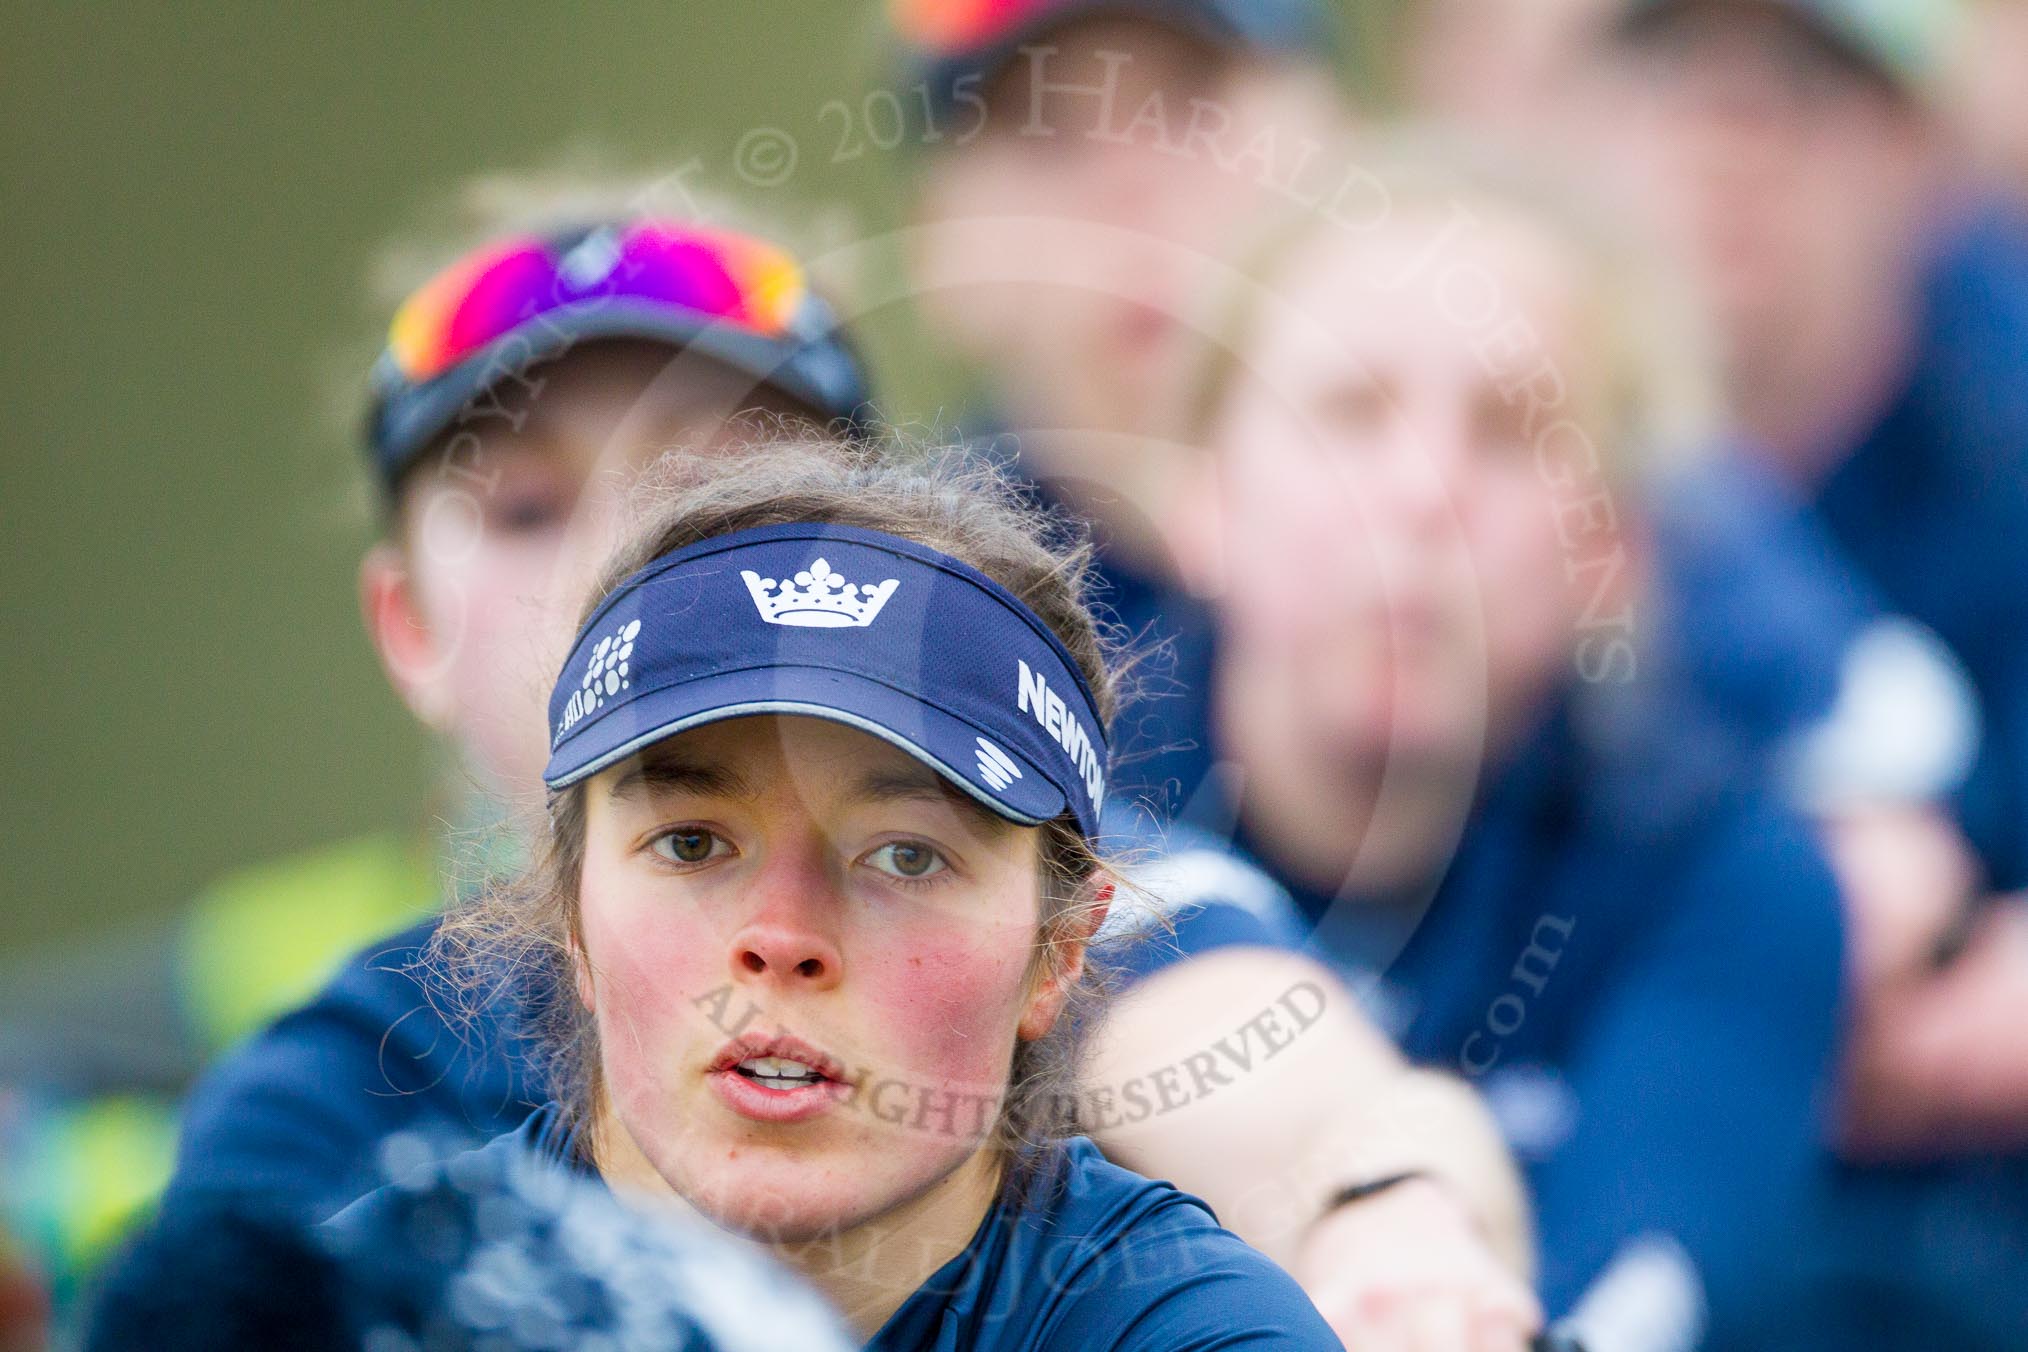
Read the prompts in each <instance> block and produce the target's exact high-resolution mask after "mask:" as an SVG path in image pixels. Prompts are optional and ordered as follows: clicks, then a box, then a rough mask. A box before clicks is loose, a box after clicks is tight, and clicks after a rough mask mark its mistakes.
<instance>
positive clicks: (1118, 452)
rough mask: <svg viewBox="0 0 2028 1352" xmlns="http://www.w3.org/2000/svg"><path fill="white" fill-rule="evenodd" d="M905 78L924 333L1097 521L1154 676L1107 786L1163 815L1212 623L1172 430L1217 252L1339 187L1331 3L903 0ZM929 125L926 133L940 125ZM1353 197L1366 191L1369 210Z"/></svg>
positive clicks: (1175, 787) (1181, 774)
mask: <svg viewBox="0 0 2028 1352" xmlns="http://www.w3.org/2000/svg"><path fill="white" fill-rule="evenodd" d="M890 9H891V17H892V24H893V28H894V37H895V41H896V45H897V46H898V47H899V49H900V52H901V65H902V71H903V73H902V74H901V76H900V77H899V79H900V81H901V82H902V83H905V84H910V85H913V84H916V83H918V82H920V83H923V84H924V85H925V86H926V87H927V88H928V89H929V90H930V92H931V102H932V106H933V109H934V114H933V120H932V125H931V128H930V129H929V130H927V131H926V132H925V134H924V136H923V138H922V139H923V142H924V153H923V154H922V156H921V158H920V161H919V163H917V164H916V165H915V166H914V167H915V170H916V176H917V177H916V182H915V185H914V199H915V210H914V225H915V227H916V228H915V229H914V230H913V231H911V232H910V234H909V240H910V247H909V253H910V261H911V264H912V267H913V273H914V276H913V280H914V284H915V291H916V294H917V297H918V300H919V304H920V306H921V309H922V311H923V314H924V317H925V319H926V321H927V322H928V324H929V325H930V327H931V328H932V329H933V331H934V332H936V333H937V334H938V335H939V336H940V337H942V338H943V339H944V340H945V341H946V342H947V343H948V344H949V345H950V347H951V348H952V349H953V350H954V351H955V352H956V353H957V354H959V355H960V356H961V357H963V358H965V359H967V360H968V361H969V362H970V363H971V364H972V366H973V367H974V368H975V369H976V370H977V372H978V373H979V380H980V382H981V385H982V390H981V399H980V402H981V405H982V406H981V407H979V408H976V409H974V410H971V411H969V414H968V419H969V421H971V422H973V423H975V424H977V423H994V422H997V423H998V424H999V425H1000V426H1001V427H1004V429H1005V430H1006V431H1007V432H1008V433H1009V434H1010V435H1009V436H1007V437H1004V438H1001V439H1000V442H999V445H1000V446H1001V447H1002V448H1003V449H1004V450H1006V451H1008V452H1010V453H1012V452H1014V451H1016V449H1017V448H1018V455H1019V457H1020V462H1019V468H1020V470H1021V471H1022V472H1023V473H1024V474H1025V475H1027V476H1028V477H1030V478H1032V479H1035V480H1036V481H1038V482H1039V483H1040V485H1041V486H1042V489H1043V491H1044V493H1045V494H1046V495H1047V496H1048V497H1050V498H1052V499H1054V500H1056V501H1058V502H1060V503H1062V504H1064V505H1066V506H1068V507H1070V508H1072V509H1073V510H1075V511H1077V512H1078V513H1079V514H1080V515H1083V516H1086V517H1088V518H1089V519H1091V520H1092V521H1093V523H1094V524H1095V525H1096V527H1097V530H1098V533H1099V534H1098V539H1099V544H1100V548H1101V564H1102V567H1103V570H1104V575H1105V579H1106V581H1107V582H1108V583H1109V584H1110V587H1111V589H1112V591H1111V594H1110V595H1109V596H1107V597H1105V598H1103V599H1104V600H1105V601H1106V603H1107V604H1108V605H1109V606H1110V607H1111V608H1112V609H1113V611H1114V612H1115V613H1116V615H1117V618H1118V619H1119V620H1120V622H1121V623H1122V624H1123V625H1125V626H1126V628H1127V629H1128V631H1129V632H1130V633H1133V634H1137V635H1145V636H1147V637H1149V638H1151V639H1155V640H1159V641H1162V642H1164V643H1167V644H1168V645H1170V652H1169V653H1168V654H1167V655H1163V656H1158V657H1156V658H1155V659H1154V660H1152V661H1151V662H1149V663H1146V664H1144V666H1143V668H1142V670H1141V671H1140V673H1139V678H1140V682H1141V684H1142V685H1143V686H1144V687H1145V693H1146V697H1145V698H1144V699H1142V700H1140V701H1139V702H1138V703H1137V704H1135V705H1133V706H1130V708H1129V709H1128V710H1127V711H1126V713H1125V714H1124V715H1123V717H1122V720H1121V724H1120V731H1119V736H1118V741H1117V743H1116V745H1117V748H1118V753H1119V758H1120V764H1119V769H1118V770H1117V772H1116V783H1117V786H1118V788H1119V789H1120V790H1122V791H1123V792H1126V793H1129V794H1140V795H1144V796H1146V797H1148V798H1149V799H1150V800H1152V801H1153V802H1155V803H1156V805H1157V806H1158V808H1159V809H1160V810H1162V811H1164V812H1169V811H1174V810H1175V809H1177V808H1179V807H1181V806H1182V805H1183V804H1185V803H1187V802H1188V801H1189V798H1190V796H1191V794H1192V793H1193V792H1194V791H1195V789H1196V787H1197V784H1198V782H1199V781H1200V780H1201V779H1202V777H1203V774H1204V772H1205V770H1206V769H1207V768H1208V766H1209V750H1208V738H1207V736H1206V733H1205V728H1204V704H1203V693H1202V692H1203V688H1204V685H1205V680H1206V675H1207V673H1208V671H1209V667H1210V659H1209V652H1210V646H1211V636H1210V622H1209V618H1208V616H1206V615H1205V614H1204V612H1203V611H1202V609H1201V607H1199V606H1197V605H1196V604H1194V603H1193V602H1192V601H1190V599H1189V598H1188V597H1187V595H1185V594H1184V593H1183V592H1182V591H1181V590H1180V589H1179V588H1177V586H1176V585H1175V575H1176V574H1175V570H1176V561H1175V560H1173V559H1171V558H1169V557H1168V556H1167V553H1166V547H1165V545H1164V543H1163V541H1162V538H1161V536H1160V534H1159V532H1158V530H1157V529H1156V528H1155V526H1154V524H1153V523H1154V522H1155V521H1157V520H1158V519H1159V518H1160V517H1161V515H1162V513H1163V511H1164V510H1165V504H1166V501H1167V499H1168V496H1169V494H1170V493H1171V492H1172V491H1173V488H1174V486H1175V484H1176V483H1177V482H1179V481H1180V480H1181V479H1182V478H1183V477H1185V476H1184V475H1183V473H1182V472H1181V464H1182V462H1183V460H1184V459H1185V458H1186V454H1187V453H1186V452H1184V451H1183V450H1181V449H1180V448H1178V447H1176V446H1175V445H1173V444H1167V443H1165V442H1164V440H1163V429H1164V428H1166V427H1168V426H1170V425H1171V424H1172V422H1173V417H1172V416H1171V414H1172V410H1173V408H1174V405H1175V402H1176V400H1177V399H1178V397H1179V393H1180V392H1179V390H1178V388H1177V378H1178V365H1177V362H1178V353H1179V350H1180V348H1181V346H1182V344H1181V341H1180V340H1182V339H1184V338H1185V337H1186V336H1187V335H1185V333H1184V325H1185V322H1186V319H1187V316H1188V314H1189V310H1190V306H1191V303H1192V298H1193V297H1194V296H1195V295H1196V294H1198V292H1199V291H1201V290H1202V288H1203V286H1204V285H1205V278H1206V274H1207V270H1208V269H1210V268H1212V267H1214V266H1215V265H1216V263H1217V262H1218V260H1220V259H1221V258H1223V257H1224V256H1225V255H1226V251H1227V250H1228V249H1229V247H1230V245H1231V243H1232V241H1233V240H1234V238H1235V237H1236V235H1237V234H1238V232H1240V231H1243V230H1244V229H1245V228H1246V227H1247V225H1248V223H1249V222H1250V221H1251V220H1253V218H1254V217H1255V216H1256V215H1257V214H1258V213H1259V212H1260V211H1261V210H1262V208H1263V207H1264V206H1265V205H1266V204H1268V203H1271V202H1274V201H1277V200H1279V199H1280V198H1282V197H1284V196H1288V195H1292V194H1306V195H1315V196H1319V197H1324V198H1329V197H1331V196H1332V195H1333V194H1335V193H1338V192H1339V191H1340V190H1341V188H1342V187H1343V180H1342V178H1338V179H1334V178H1333V177H1332V171H1333V170H1334V169H1335V170H1336V171H1337V172H1338V173H1339V174H1340V175H1342V173H1343V168H1344V167H1343V165H1342V163H1340V164H1335V165H1334V164H1333V163H1332V162H1330V161H1329V160H1327V159H1325V158H1322V151H1323V147H1324V143H1326V142H1329V141H1331V140H1332V139H1333V130H1334V128H1335V127H1336V125H1337V123H1338V121H1339V119H1340V118H1341V117H1342V116H1343V106H1342V102H1341V98H1340V95H1339V92H1338V88H1337V85H1336V82H1335V76H1334V71H1333V61H1334V59H1335V55H1336V48H1337V28H1336V24H1335V22H1334V16H1333V14H1332V13H1331V10H1330V7H1329V6H1328V5H1326V4H1324V3H1322V2H1321V0H1155V2H1154V3H1136V2H1135V0H1014V2H1013V3H1004V4H988V3H979V2H978V0H894V3H893V4H891V6H890ZM932 133H934V134H932ZM1362 205H1363V204H1362Z"/></svg>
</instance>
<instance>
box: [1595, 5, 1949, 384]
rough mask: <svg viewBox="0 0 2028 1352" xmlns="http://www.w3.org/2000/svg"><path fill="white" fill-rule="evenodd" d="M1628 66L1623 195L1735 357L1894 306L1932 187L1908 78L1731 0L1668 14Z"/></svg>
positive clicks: (1911, 265)
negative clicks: (1649, 225) (1654, 228)
mask: <svg viewBox="0 0 2028 1352" xmlns="http://www.w3.org/2000/svg"><path fill="white" fill-rule="evenodd" d="M1621 75H1622V76H1623V79H1622V80H1621V82H1620V93H1619V95H1618V102H1619V105H1620V106H1619V109H1618V111H1617V113H1616V115H1615V117H1614V118H1613V120H1612V127H1613V128H1614V129H1615V131H1616V133H1617V135H1618V136H1619V137H1620V138H1621V141H1622V145H1621V149H1622V151H1623V152H1624V170H1625V174H1626V176H1627V181H1629V182H1630V184H1631V186H1632V189H1633V191H1632V192H1630V194H1629V196H1630V197H1631V199H1632V200H1636V201H1641V202H1646V203H1649V204H1651V205H1652V207H1653V208H1654V209H1655V211H1656V213H1657V215H1658V217H1659V223H1660V225H1661V227H1662V229H1663V230H1664V232H1665V234H1666V235H1667V236H1668V237H1670V238H1671V239H1672V240H1673V242H1674V243H1675V244H1677V245H1678V246H1679V248H1680V250H1681V252H1682V254H1683V256H1684V257H1685V258H1686V259H1687V260H1688V261H1689V262H1690V264H1691V266H1692V267H1693V269H1694V270H1695V272H1696V274H1697V276H1698V278H1699V281H1700V282H1701V284H1702V288H1703V290H1704V293H1705V295H1706V296H1707V298H1708V300H1709V302H1710V303H1711V304H1712V306H1713V307H1714V310H1715V313H1716V316H1717V318H1718V320H1719V323H1720V325H1721V326H1722V328H1723V330H1724V331H1725V332H1726V333H1727V334H1728V335H1729V337H1730V339H1731V341H1732V344H1733V347H1734V357H1735V359H1736V360H1737V361H1738V362H1740V363H1750V362H1752V361H1754V360H1755V359H1756V358H1757V357H1765V356H1767V355H1770V354H1778V353H1779V352H1780V350H1781V349H1782V348H1783V347H1784V345H1791V344H1798V343H1801V344H1808V343H1811V342H1817V341H1821V340H1822V338H1823V337H1824V336H1827V335H1836V336H1837V337H1838V338H1839V339H1840V340H1842V339H1843V338H1844V335H1845V334H1846V333H1847V332H1848V331H1849V330H1851V329H1854V328H1857V329H1859V330H1861V331H1871V330H1874V329H1877V328H1879V327H1880V326H1882V325H1883V324H1887V325H1889V326H1891V325H1892V324H1893V323H1894V322H1895V321H1894V318H1893V316H1894V315H1896V314H1897V313H1899V310H1900V309H1901V308H1902V306H1903V305H1904V304H1905V297H1904V296H1903V295H1902V292H1904V291H1905V290H1906V289H1907V288H1908V287H1909V286H1910V285H1912V280H1911V279H1912V278H1913V277H1914V275H1915V273H1916V270H1917V269H1918V267H1919V265H1920V261H1921V259H1920V252H1919V251H1920V246H1921V234H1922V230H1923V228H1924V226H1925V224H1926V222H1927V219H1928V216H1929V205H1930V195H1931V190H1932V184H1931V180H1930V172H1929V156H1930V153H1931V151H1930V144H1929V137H1928V124H1927V121H1926V119H1925V117H1924V116H1923V114H1922V113H1920V112H1919V111H1918V110H1917V108H1916V106H1915V105H1914V104H1913V103H1912V102H1911V100H1910V96H1907V95H1904V94H1902V93H1899V92H1896V91H1895V90H1894V89H1892V88H1891V87H1890V86H1889V84H1888V82H1887V79H1886V77H1885V76H1882V75H1878V74H1875V73H1872V72H1870V71H1867V70H1865V69H1862V68H1861V67H1859V66H1857V65H1855V64H1853V62H1852V61H1851V60H1850V59H1848V58H1846V57H1844V56H1842V55H1840V54H1838V53H1837V52H1836V51H1835V50H1834V49H1833V48H1831V47H1830V46H1829V45H1828V44H1827V42H1826V40H1824V39H1822V38H1819V37H1817V36H1815V35H1813V34H1812V33H1811V32H1810V31H1809V30H1807V29H1806V28H1804V27H1803V26H1802V25H1801V24H1800V23H1799V22H1798V21H1796V20H1794V19H1792V18H1786V17H1783V16H1782V15H1780V14H1778V13H1775V12H1773V11H1772V10H1771V9H1768V8H1762V7H1757V6H1753V5H1747V4H1739V3H1710V4H1704V5H1699V6H1694V7H1691V8H1689V9H1688V10H1686V12H1684V13H1683V14H1682V15H1680V16H1678V17H1676V18H1674V19H1671V20H1669V21H1667V22H1666V23H1665V24H1664V26H1662V27H1661V28H1660V29H1658V30H1657V31H1655V32H1653V33H1651V34H1648V35H1646V36H1645V37H1643V38H1641V39H1640V40H1638V41H1637V42H1636V43H1635V44H1633V46H1632V47H1631V48H1630V49H1629V59H1628V60H1627V61H1626V62H1625V63H1624V66H1623V69H1622V71H1621Z"/></svg>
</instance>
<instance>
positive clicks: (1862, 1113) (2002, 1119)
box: [1840, 897, 2028, 1160]
mask: <svg viewBox="0 0 2028 1352" xmlns="http://www.w3.org/2000/svg"><path fill="white" fill-rule="evenodd" d="M2024 1027H2028V904H2024V901H2023V899H2022V898H2019V897H2014V898H2007V899H2002V900H1998V901H1995V902H1993V903H1991V905H1990V907H1989V909H1988V910H1986V912H1985V913H1984V914H1982V915H1981V916H1980V917H1979V920H1978V924H1977V926H1976V928H1974V930H1973V931H1972V934H1971V938H1970V940H1969V942H1968V943H1967V944H1966V947H1965V950H1964V952H1963V953H1962V954H1961V955H1959V956H1958V957H1957V958H1956V959H1955V960H1954V961H1953V962H1951V963H1950V965H1948V966H1947V967H1945V968H1943V970H1941V971H1936V972H1932V973H1930V974H1929V975H1928V977H1927V978H1926V979H1925V980H1922V981H1915V982H1900V983H1886V984H1884V985H1882V986H1880V987H1879V988H1877V989H1875V990H1872V991H1870V992H1861V997H1860V999H1859V1001H1858V1010H1857V1018H1856V1020H1855V1023H1854V1026H1853V1029H1852V1033H1851V1037H1850V1041H1849V1043H1848V1046H1847V1048H1846V1057H1845V1094H1844V1103H1843V1108H1844V1115H1843V1120H1842V1122H1841V1123H1840V1128H1841V1141H1840V1144H1841V1146H1842V1148H1843V1150H1844V1152H1845V1153H1846V1154H1847V1155H1848V1156H1850V1157H1852V1158H1855V1159H1860V1160H1883V1159H1924V1158H1936V1157H1939V1156H1944V1155H1949V1154H1951V1153H1954V1152H1957V1151H1965V1150H1993V1149H1999V1150H2012V1149H2019V1148H2021V1147H2022V1146H2023V1145H2028V1050H2024V1048H2023V1046H2022V1043H2021V1040H2020V1031H2021V1029H2022V1028H2024Z"/></svg>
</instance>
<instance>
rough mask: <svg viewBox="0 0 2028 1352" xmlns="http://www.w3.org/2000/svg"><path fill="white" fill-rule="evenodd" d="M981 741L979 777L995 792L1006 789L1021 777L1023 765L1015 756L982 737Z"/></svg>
mask: <svg viewBox="0 0 2028 1352" xmlns="http://www.w3.org/2000/svg"><path fill="white" fill-rule="evenodd" d="M978 741H979V778H981V779H983V780H985V781H986V786H987V787H988V788H990V789H993V790H994V791H995V792H1000V791H1004V790H1005V789H1006V788H1007V786H1008V785H1010V784H1012V783H1013V782H1014V781H1015V780H1017V779H1019V778H1021V767H1020V766H1018V765H1016V764H1015V763H1014V758H1013V757H1012V756H1009V755H1008V754H1007V753H1006V752H1004V751H1002V750H1001V749H1000V748H999V747H997V746H994V745H993V744H992V743H991V742H989V741H987V740H986V739H985V738H983V737H981V738H979V739H978Z"/></svg>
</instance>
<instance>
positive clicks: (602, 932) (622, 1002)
mask: <svg viewBox="0 0 2028 1352" xmlns="http://www.w3.org/2000/svg"><path fill="white" fill-rule="evenodd" d="M589 881H590V878H589V874H588V875H587V882H589ZM583 928H584V940H585V951H586V954H587V956H588V958H589V959H590V962H591V967H592V978H591V996H592V1004H593V1011H594V1014H595V1017H596V1021H597V1024H598V1030H599V1044H600V1055H601V1057H602V1059H603V1062H604V1065H605V1069H606V1076H607V1087H608V1089H609V1090H610V1091H611V1092H612V1093H613V1095H614V1096H615V1098H616V1099H619V1100H628V1099H633V1098H637V1097H638V1096H641V1095H650V1096H653V1097H655V1098H657V1099H660V1098H663V1097H666V1096H667V1095H668V1094H670V1093H673V1092H679V1091H680V1090H681V1089H682V1087H683V1086H682V1081H681V1072H682V1071H683V1069H684V1068H685V1067H688V1066H690V1065H692V1063H694V1062H696V1061H697V1060H699V1059H700V1058H701V1057H703V1056H705V1055H707V1054H709V1052H711V1051H712V1050H714V1049H715V1048H716V1047H717V1046H718V1045H719V1044H721V1043H723V1042H724V1041H725V1035H724V1034H719V1035H717V1036H715V1037H714V1036H713V1033H712V1027H711V1010H712V1009H713V1008H715V1006H714V1004H713V999H712V997H713V990H712V987H713V985H714V976H715V978H716V985H717V986H719V987H723V986H724V985H725V984H726V982H725V978H724V974H723V972H722V970H716V969H708V968H707V967H706V966H705V965H703V964H702V963H701V962H700V961H699V957H698V955H699V953H700V951H703V950H707V949H708V950H709V951H710V952H711V953H713V954H716V953H718V952H719V946H716V945H710V944H701V943H700V942H699V941H698V936H696V935H694V934H693V935H684V934H677V933H673V932H671V931H670V930H668V929H666V928H658V927H655V926H653V925H648V924H641V923H632V924H629V923H627V922H625V921H624V920H616V919H615V918H614V917H611V916H609V915H606V914H603V913H592V914H587V915H586V916H585V917H584V921H583ZM621 933H624V935H625V939H624V942H622V941H621V939H620V935H621Z"/></svg>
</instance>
